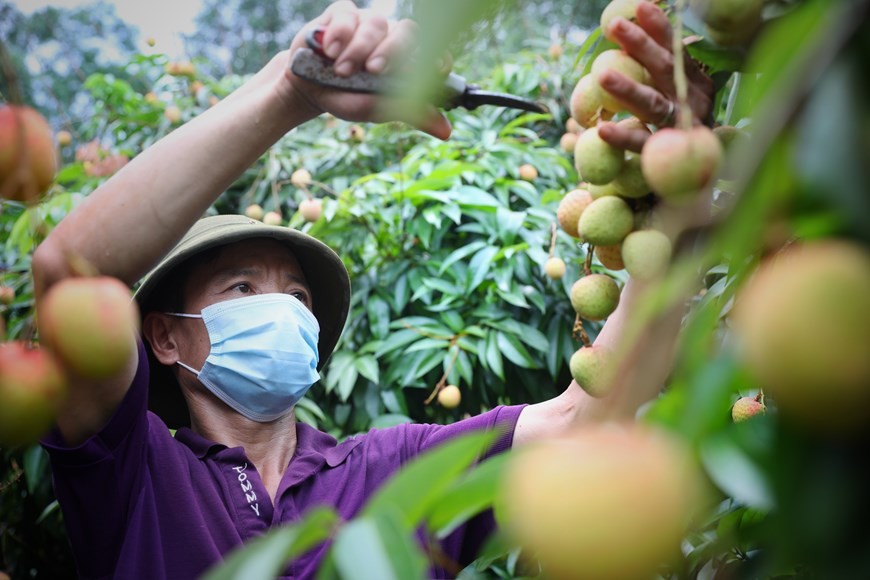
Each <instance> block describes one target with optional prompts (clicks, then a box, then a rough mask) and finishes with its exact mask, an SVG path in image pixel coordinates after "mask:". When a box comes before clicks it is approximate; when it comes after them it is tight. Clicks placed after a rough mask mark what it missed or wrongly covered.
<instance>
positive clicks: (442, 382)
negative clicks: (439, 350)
mask: <svg viewBox="0 0 870 580" xmlns="http://www.w3.org/2000/svg"><path fill="white" fill-rule="evenodd" d="M458 338H459V337H458V336H454V337H453V338H451V339H450V346H448V347H447V349H448V351H449V350H452V351H453V355H452V356H451V357H450V362H449V363H447V368H446V369H444V374H443V375H441V378H440V379H439V380H438V382H437V383H435V388H434V389H432V392H431V393H429V397H428V398H427V399H426V400H425V401H423V404H424V405H428V404H429V403H431V402H432V401H434V400H435V397H437V396H438V392H439V391H440V390H441V389H443V388H444V387H445V386H447V377H448V376H449V375H450V371H452V370H453V365H454V363H456V357H458V356H459V346H458V345H457V344H456V341H457V339H458Z"/></svg>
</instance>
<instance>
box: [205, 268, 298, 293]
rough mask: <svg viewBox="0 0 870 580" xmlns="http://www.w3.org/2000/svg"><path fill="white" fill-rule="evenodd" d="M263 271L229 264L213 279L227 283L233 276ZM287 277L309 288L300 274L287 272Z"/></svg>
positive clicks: (215, 281)
mask: <svg viewBox="0 0 870 580" xmlns="http://www.w3.org/2000/svg"><path fill="white" fill-rule="evenodd" d="M261 271H262V268H258V267H256V266H242V267H235V266H229V267H226V268H221V269H220V270H218V271H217V272H216V273H215V274H214V275H213V276H212V281H213V282H214V283H216V284H222V283H225V282H228V281H230V280H232V279H233V278H244V277H247V276H256V275H258V274H259V273H260V272H261ZM287 279H288V280H290V281H291V282H295V283H297V284H299V285H300V286H303V287H305V289H306V290H307V289H308V288H309V287H308V283H307V282H306V281H305V280H304V279H303V278H300V277H299V276H296V275H295V274H287Z"/></svg>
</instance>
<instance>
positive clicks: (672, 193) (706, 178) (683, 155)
mask: <svg viewBox="0 0 870 580" xmlns="http://www.w3.org/2000/svg"><path fill="white" fill-rule="evenodd" d="M721 158H722V145H721V144H720V143H719V139H718V138H717V137H716V135H715V134H714V133H713V131H711V130H710V129H708V128H707V127H700V126H699V127H694V128H693V129H692V130H691V131H683V130H682V129H661V130H659V131H658V132H656V133H655V134H654V135H653V136H652V137H650V138H649V139H647V141H646V144H645V145H644V147H643V152H642V154H641V167H642V169H643V176H644V177H645V178H646V181H647V183H648V184H649V185H650V187H651V188H652V190H653V191H654V192H656V193H657V194H659V195H660V196H661V197H663V198H664V199H665V200H667V201H669V202H674V203H680V202H683V201H687V200H688V201H691V200H694V199H695V194H697V193H698V192H699V191H701V190H703V189H704V188H706V187H707V186H708V185H709V183H710V181H711V180H712V179H713V176H714V175H715V174H716V170H717V169H718V167H719V162H720V160H721Z"/></svg>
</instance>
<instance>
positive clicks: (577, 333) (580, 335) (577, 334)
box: [573, 314, 592, 346]
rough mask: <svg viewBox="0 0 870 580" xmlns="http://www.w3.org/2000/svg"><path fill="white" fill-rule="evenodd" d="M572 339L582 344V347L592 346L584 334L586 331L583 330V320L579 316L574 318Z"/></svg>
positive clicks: (587, 336)
mask: <svg viewBox="0 0 870 580" xmlns="http://www.w3.org/2000/svg"><path fill="white" fill-rule="evenodd" d="M573 338H574V340H579V341H580V342H582V343H583V346H592V341H591V340H589V335H588V334H586V329H585V328H583V320H582V319H581V318H580V315H579V314H578V315H577V316H576V317H575V318H574V329H573Z"/></svg>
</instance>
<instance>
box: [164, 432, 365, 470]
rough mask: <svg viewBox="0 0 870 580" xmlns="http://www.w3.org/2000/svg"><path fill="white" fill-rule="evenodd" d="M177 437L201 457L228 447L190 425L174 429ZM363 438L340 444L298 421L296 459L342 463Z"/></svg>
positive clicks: (348, 440)
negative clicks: (207, 437)
mask: <svg viewBox="0 0 870 580" xmlns="http://www.w3.org/2000/svg"><path fill="white" fill-rule="evenodd" d="M175 439H176V440H178V441H179V442H181V443H183V444H184V445H186V446H187V447H188V448H189V449H190V450H191V451H193V453H194V455H196V457H197V458H198V459H205V458H206V457H207V456H208V455H210V454H212V453H217V452H218V451H221V450H222V449H226V448H227V446H226V445H224V444H222V443H216V442H214V441H211V440H209V439H206V438H205V437H203V436H202V435H200V434H198V433H196V432H194V431H193V430H192V429H190V428H189V427H181V428H180V429H178V430H177V431H176V432H175ZM361 442H362V441H361V440H360V439H353V438H351V439H347V440H345V441H342V442H341V443H338V441H336V440H335V438H334V437H332V436H331V435H327V434H326V433H323V432H322V431H318V430H317V429H315V428H314V427H312V426H310V425H308V424H306V423H302V422H297V423H296V454H295V455H294V457H293V461H297V460H303V461H304V462H305V463H308V462H311V463H323V462H325V463H326V464H327V465H329V466H330V467H335V466H337V465H341V464H342V463H344V461H345V460H346V459H347V456H348V455H350V452H351V451H353V449H354V448H355V447H356V446H357V445H359V444H360V443H361Z"/></svg>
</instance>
